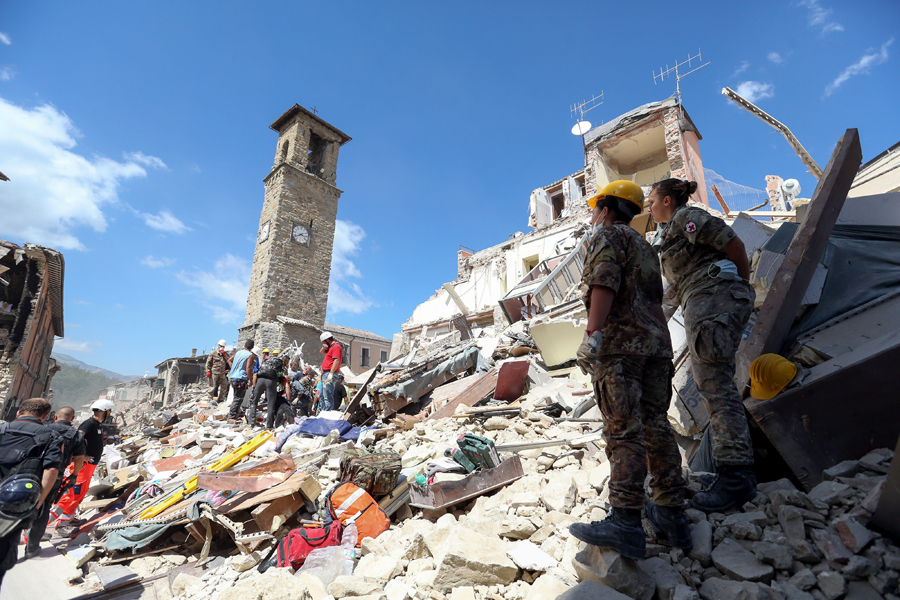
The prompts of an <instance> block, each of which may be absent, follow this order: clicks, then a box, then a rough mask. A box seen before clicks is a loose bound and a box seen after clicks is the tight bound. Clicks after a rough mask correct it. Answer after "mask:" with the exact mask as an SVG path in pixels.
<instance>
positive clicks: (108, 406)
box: [91, 398, 116, 410]
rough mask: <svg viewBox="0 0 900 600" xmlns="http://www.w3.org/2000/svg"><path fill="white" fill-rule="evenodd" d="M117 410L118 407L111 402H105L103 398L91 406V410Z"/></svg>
mask: <svg viewBox="0 0 900 600" xmlns="http://www.w3.org/2000/svg"><path fill="white" fill-rule="evenodd" d="M115 408H116V405H115V404H113V403H112V401H111V400H104V399H103V398H101V399H100V400H96V401H94V403H93V404H91V410H115Z"/></svg>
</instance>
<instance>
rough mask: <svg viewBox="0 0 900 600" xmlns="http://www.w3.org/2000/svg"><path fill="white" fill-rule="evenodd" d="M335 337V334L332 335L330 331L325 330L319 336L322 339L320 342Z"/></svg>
mask: <svg viewBox="0 0 900 600" xmlns="http://www.w3.org/2000/svg"><path fill="white" fill-rule="evenodd" d="M333 337H334V336H333V335H331V334H330V333H329V332H327V331H323V332H322V335H320V336H319V341H320V342H324V341H325V340H327V339H328V338H333Z"/></svg>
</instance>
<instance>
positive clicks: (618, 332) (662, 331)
mask: <svg viewBox="0 0 900 600" xmlns="http://www.w3.org/2000/svg"><path fill="white" fill-rule="evenodd" d="M581 281H582V283H583V284H584V288H585V292H584V296H583V297H582V299H583V300H584V305H585V306H586V307H587V309H588V312H590V310H591V286H595V285H600V286H603V287H607V288H609V289H611V290H612V291H613V292H615V294H616V297H615V299H614V300H613V303H612V307H611V308H610V312H609V317H608V318H607V319H606V325H605V326H604V328H603V342H602V343H601V344H600V354H632V355H638V356H656V357H661V358H671V357H672V341H671V339H670V337H669V328H668V326H667V325H666V323H665V321H664V320H662V318H661V317H662V311H661V310H659V311H658V312H657V311H651V310H650V309H651V308H652V307H654V306H656V307H657V308H658V307H659V306H660V303H661V302H662V294H663V289H662V277H661V276H660V274H659V260H658V259H657V257H656V253H655V252H653V249H652V248H651V247H650V244H648V243H647V241H646V240H644V238H642V237H641V235H640V234H639V233H638V232H636V231H635V230H634V229H632V228H631V226H629V225H624V224H622V223H615V224H613V225H610V226H608V227H603V228H602V229H600V230H599V231H598V232H597V233H596V234H595V235H594V237H593V239H592V240H591V242H590V245H589V246H588V258H587V261H586V262H585V264H584V273H583V274H582V278H581Z"/></svg>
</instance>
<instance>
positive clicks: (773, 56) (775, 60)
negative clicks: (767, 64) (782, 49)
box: [766, 52, 784, 65]
mask: <svg viewBox="0 0 900 600" xmlns="http://www.w3.org/2000/svg"><path fill="white" fill-rule="evenodd" d="M766 58H768V59H769V60H771V61H772V62H773V63H775V64H776V65H780V64H781V63H783V62H784V57H783V56H781V55H780V54H778V53H777V52H769V54H768V56H766Z"/></svg>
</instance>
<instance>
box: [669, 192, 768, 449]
mask: <svg viewBox="0 0 900 600" xmlns="http://www.w3.org/2000/svg"><path fill="white" fill-rule="evenodd" d="M735 237H736V234H735V233H734V230H732V229H731V227H729V226H728V225H726V224H725V222H724V221H723V220H722V219H720V218H718V217H716V216H714V215H711V214H709V213H708V212H706V211H705V210H703V209H701V208H695V207H689V206H687V205H682V206H679V207H678V208H677V209H675V212H674V213H672V216H671V217H670V219H669V222H668V224H667V225H666V228H665V231H664V233H663V234H662V236H661V246H660V262H661V264H662V271H663V275H665V276H666V279H667V280H668V281H669V282H670V283H671V284H672V285H673V286H675V290H674V292H675V293H674V297H675V298H676V299H677V300H678V301H679V302H680V304H681V307H682V310H683V312H684V326H685V331H686V332H687V340H688V350H689V351H690V355H691V367H692V372H693V375H694V382H695V383H696V385H697V391H698V392H700V395H701V396H702V397H703V399H704V400H705V401H706V404H707V408H708V410H709V423H710V435H711V441H712V451H713V458H714V459H715V461H716V465H720V466H746V465H752V464H753V445H752V443H751V441H750V430H749V427H748V424H747V417H746V414H745V412H744V405H743V402H742V401H741V396H740V394H739V393H738V389H737V386H736V385H735V383H734V374H735V354H736V353H737V349H738V345H739V344H740V341H741V336H742V334H743V331H744V328H745V327H746V325H747V321H748V320H749V318H750V313H751V312H752V310H753V303H754V301H755V299H756V293H755V292H754V291H753V287H752V286H751V285H750V284H749V283H746V282H745V281H743V280H725V279H721V278H718V277H715V274H716V267H715V266H714V265H715V263H716V262H717V261H720V260H723V259H726V258H727V257H726V256H725V253H724V252H723V250H722V249H723V248H724V247H725V246H726V245H727V244H728V243H729V242H731V240H733V239H734V238H735Z"/></svg>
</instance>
